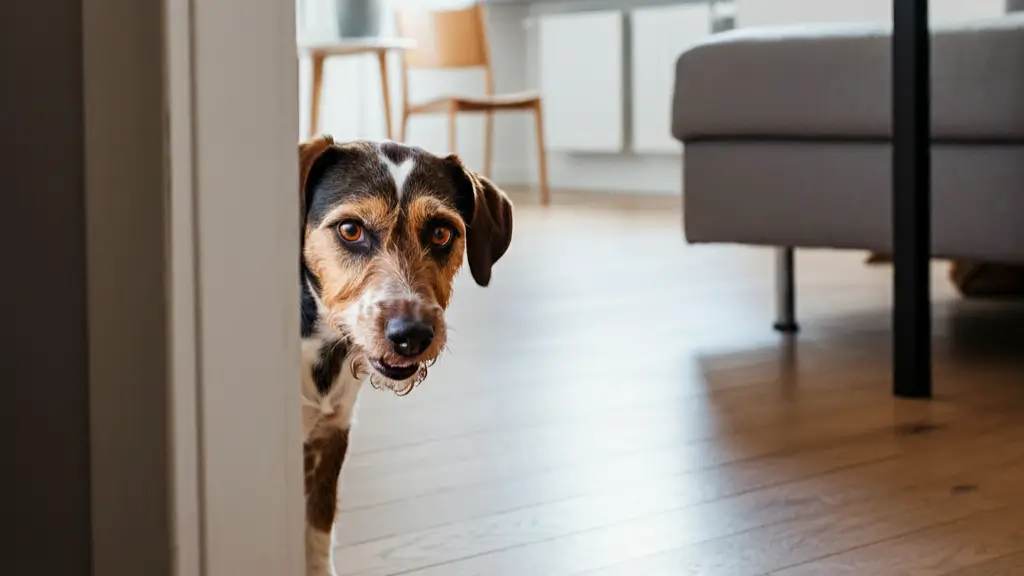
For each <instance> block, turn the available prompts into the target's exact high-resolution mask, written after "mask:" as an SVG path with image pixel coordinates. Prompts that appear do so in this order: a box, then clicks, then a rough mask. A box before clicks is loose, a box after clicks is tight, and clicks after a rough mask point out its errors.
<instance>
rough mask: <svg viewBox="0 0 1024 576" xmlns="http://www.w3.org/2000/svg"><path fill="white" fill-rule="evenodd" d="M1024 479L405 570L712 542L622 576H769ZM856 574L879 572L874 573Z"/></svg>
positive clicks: (584, 560)
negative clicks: (713, 549) (712, 549)
mask: <svg viewBox="0 0 1024 576" xmlns="http://www.w3.org/2000/svg"><path fill="white" fill-rule="evenodd" d="M1019 450H1020V446H1019V445H1018V448H1017V451H1018V452H1019ZM1018 458H1019V456H1018ZM1021 473H1024V464H1016V465H1014V466H1012V467H1009V468H1007V467H1001V468H999V470H997V471H993V470H980V471H977V470H976V471H973V472H971V473H968V474H963V475H960V476H955V477H949V478H943V479H940V480H938V481H933V482H931V483H928V484H926V485H923V486H914V487H913V488H910V489H907V490H904V491H902V492H901V493H898V494H895V495H883V496H882V497H871V498H868V499H867V500H859V501H858V500H854V501H852V502H850V503H847V504H845V505H840V506H837V507H829V506H827V505H826V506H824V507H820V508H818V507H815V506H813V505H811V506H807V505H806V504H804V509H803V511H798V510H796V509H799V508H800V507H801V504H802V503H803V501H802V500H799V499H795V500H793V502H794V506H793V507H790V506H767V507H764V508H758V507H757V504H756V501H757V498H758V496H761V495H760V494H756V493H754V494H750V495H745V498H742V497H741V500H746V501H747V502H748V505H747V506H744V505H742V504H739V503H734V502H731V501H725V500H720V501H715V502H712V503H709V504H707V505H704V506H696V507H692V508H689V509H686V510H685V511H683V512H682V513H679V514H666V515H661V516H657V517H651V518H648V519H645V521H641V522H626V523H622V524H617V525H615V526H613V527H609V528H606V529H602V530H596V531H592V532H587V533H584V534H580V535H575V536H570V537H568V538H564V539H559V540H548V541H543V542H539V543H537V544H535V545H532V546H527V547H519V548H510V549H506V550H502V551H499V552H495V553H492V554H486V555H483V556H476V557H471V558H466V559H463V560H457V561H454V562H449V563H445V564H439V565H436V566H432V567H430V568H426V569H423V570H413V571H404V572H402V573H406V574H414V575H416V576H428V575H429V576H441V575H442V574H443V575H449V576H470V575H474V576H483V575H485V574H486V575H489V576H512V575H514V574H531V576H544V575H550V574H579V573H581V572H583V573H585V572H586V570H597V569H600V568H602V567H605V566H609V565H614V564H616V563H619V562H622V561H623V560H624V559H625V558H629V557H634V558H635V557H639V556H643V555H645V554H650V553H656V552H660V551H664V550H667V549H670V548H672V547H675V546H679V545H680V544H683V545H689V546H688V547H687V548H686V550H691V549H693V548H704V549H705V550H706V549H707V547H708V546H710V545H718V546H722V547H724V548H725V549H724V550H723V551H722V552H720V553H717V554H715V555H714V556H713V558H714V559H716V560H718V562H719V563H718V564H715V565H711V564H710V563H709V560H708V559H707V557H705V556H702V555H701V554H700V553H699V552H697V553H694V555H693V556H691V557H689V558H688V559H687V560H688V561H687V562H685V563H682V564H673V565H670V566H669V567H668V568H666V569H664V570H661V571H658V570H657V569H654V570H651V569H648V568H651V567H648V566H645V567H644V570H643V571H635V567H630V568H629V569H627V570H624V571H621V572H618V574H623V575H625V574H630V575H635V574H644V575H645V576H668V575H670V574H671V575H673V576H677V575H679V576H681V575H702V576H705V575H706V576H723V575H737V576H739V575H744V576H749V575H751V574H763V573H765V572H766V571H768V570H770V569H771V567H772V565H773V564H776V565H786V564H788V563H790V562H792V561H793V559H795V558H800V557H805V558H809V559H810V558H820V557H824V556H828V555H831V554H836V553H838V552H842V551H844V550H847V549H849V548H854V547H858V546H865V545H868V544H872V543H875V542H878V541H880V540H886V539H891V538H895V537H898V536H901V535H905V534H910V533H913V532H916V531H919V530H924V529H927V528H930V527H934V526H938V525H942V524H944V523H949V522H953V521H956V520H960V519H964V518H968V517H971V516H973V515H975V514H978V513H981V512H987V511H993V510H998V509H1001V508H1005V507H1007V506H1008V505H1009V504H1010V503H1011V502H1013V501H1015V500H1017V499H1019V498H1020V497H1021V496H1022V493H1024V485H1021V483H1019V482H1015V481H1011V480H1008V479H1007V478H1008V475H1011V474H1021ZM969 483H984V484H985V485H986V486H988V489H987V490H986V491H984V492H982V491H980V490H979V491H972V492H966V493H963V494H958V493H955V491H953V490H951V488H950V487H951V486H957V485H961V484H969ZM790 497H791V498H792V497H793V496H792V495H791V496H790ZM797 498H799V497H797ZM772 501H773V500H772V499H769V500H768V502H772ZM812 501H813V499H812ZM751 505H753V506H754V508H751V507H750V506H751ZM793 508H796V509H793ZM705 543H707V544H706V545H704V546H700V545H701V544H705ZM396 552H397V551H396ZM372 573H374V572H366V574H372ZM377 573H378V574H394V573H396V571H394V570H390V569H385V570H381V571H379V572H377ZM807 573H808V574H815V575H821V574H829V575H831V574H833V573H834V572H830V571H828V570H822V571H814V572H807ZM596 574H601V572H596ZM858 574H874V573H873V572H870V571H867V572H860V573H858Z"/></svg>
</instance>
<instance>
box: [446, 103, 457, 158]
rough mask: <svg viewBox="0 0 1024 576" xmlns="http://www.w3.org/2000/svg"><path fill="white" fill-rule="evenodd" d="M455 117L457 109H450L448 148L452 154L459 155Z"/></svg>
mask: <svg viewBox="0 0 1024 576" xmlns="http://www.w3.org/2000/svg"><path fill="white" fill-rule="evenodd" d="M455 116H456V108H455V107H454V106H452V107H451V108H449V109H448V148H449V150H450V152H451V153H452V154H457V153H458V148H457V146H456V143H455Z"/></svg>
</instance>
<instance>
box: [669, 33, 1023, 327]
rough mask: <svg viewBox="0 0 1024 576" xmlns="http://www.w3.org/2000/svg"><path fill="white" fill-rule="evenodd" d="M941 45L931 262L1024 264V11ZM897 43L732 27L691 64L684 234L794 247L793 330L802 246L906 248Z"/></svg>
mask: <svg viewBox="0 0 1024 576" xmlns="http://www.w3.org/2000/svg"><path fill="white" fill-rule="evenodd" d="M932 38H933V39H932V49H931V54H932V67H931V70H932V142H933V145H932V218H931V220H932V252H933V255H934V256H936V257H949V258H958V259H967V260H983V261H991V262H1024V14H1010V15H1007V16H1004V17H1001V18H998V19H994V20H986V21H979V22H971V23H965V24H959V25H957V26H954V27H943V28H936V29H935V30H933V36H932ZM890 45H891V35H890V29H889V28H886V27H881V26H850V25H840V26H820V27H802V28H765V29H749V30H734V31H730V32H726V33H722V34H718V35H715V36H712V37H711V38H710V39H708V40H707V41H706V42H704V43H702V44H700V45H698V46H696V47H694V48H692V49H690V50H688V51H687V52H686V53H684V54H682V55H681V56H680V57H679V60H678V62H677V66H676V86H675V96H674V104H673V119H672V133H673V135H674V136H675V137H676V138H677V139H678V140H679V141H681V142H682V143H683V144H684V161H683V166H684V168H683V171H684V176H683V198H684V200H683V201H684V229H685V235H686V238H687V240H688V241H689V242H692V243H709V242H713V243H739V244H756V245H768V246H778V247H780V256H779V260H778V261H779V269H778V274H779V287H780V299H779V307H780V309H779V322H778V324H777V326H778V327H779V328H780V329H795V319H794V318H793V305H792V304H793V302H792V275H793V269H792V248H794V247H808V248H849V249H862V250H871V251H877V252H889V251H890V250H891V248H892V245H891V238H892V234H891V221H892V218H891V213H892V200H891V194H892V171H891V164H892V151H891V125H892V113H891V110H892V106H891V77H890V74H891V52H890Z"/></svg>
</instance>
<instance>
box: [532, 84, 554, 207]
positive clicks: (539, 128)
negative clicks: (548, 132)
mask: <svg viewBox="0 0 1024 576" xmlns="http://www.w3.org/2000/svg"><path fill="white" fill-rule="evenodd" d="M533 117H534V120H535V124H536V132H537V173H538V176H539V177H540V203H541V204H542V205H544V206H548V205H549V204H551V193H550V190H548V154H547V150H546V149H545V147H544V110H543V108H542V106H541V104H540V102H538V103H537V105H536V106H535V107H534V109H533Z"/></svg>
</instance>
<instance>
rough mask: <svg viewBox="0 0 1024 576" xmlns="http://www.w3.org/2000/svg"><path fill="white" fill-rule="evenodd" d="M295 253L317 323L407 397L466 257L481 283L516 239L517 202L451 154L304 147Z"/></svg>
mask: <svg viewBox="0 0 1024 576" xmlns="http://www.w3.org/2000/svg"><path fill="white" fill-rule="evenodd" d="M299 158H300V191H301V199H302V222H303V242H302V259H303V264H304V266H305V269H306V270H308V272H309V273H308V277H307V278H306V282H307V283H308V285H309V289H310V291H311V292H312V293H313V295H314V299H315V300H316V304H317V308H318V329H319V330H321V331H324V332H329V333H333V334H334V335H336V336H341V337H343V338H345V339H347V340H348V343H349V345H350V347H351V348H352V349H353V351H354V352H356V353H361V354H362V357H363V359H364V360H365V364H366V366H365V368H366V369H368V370H372V372H371V380H372V381H374V382H375V383H379V384H381V385H384V386H386V387H389V388H392V389H394V390H396V391H399V392H407V391H408V390H410V389H411V388H412V386H413V385H415V383H417V382H418V381H419V380H420V379H422V377H423V376H424V375H425V370H424V368H425V366H426V365H428V364H429V363H431V362H433V361H434V360H435V359H436V358H437V357H438V355H440V353H441V351H442V350H443V349H444V346H445V343H446V339H447V327H446V324H445V318H444V313H445V310H446V309H447V307H448V303H449V301H450V300H451V296H452V283H453V281H454V278H455V274H456V273H457V272H458V270H459V268H460V267H461V266H462V262H463V258H464V257H466V258H467V259H468V261H469V266H470V271H471V272H472V275H473V278H474V279H475V280H476V282H477V284H479V285H481V286H486V285H487V284H488V283H489V281H490V276H491V266H492V265H493V264H494V263H495V262H497V260H498V259H499V258H500V257H501V256H502V255H503V254H504V253H505V251H506V250H507V249H508V246H509V243H510V242H511V238H512V204H511V202H510V201H509V199H508V197H507V196H506V195H505V194H504V193H503V192H502V191H501V190H499V189H498V188H496V187H495V186H494V185H493V184H492V183H491V182H490V181H488V180H487V179H485V178H483V177H481V176H478V175H477V174H475V173H473V172H472V171H470V170H467V169H466V168H465V167H464V166H463V164H462V162H461V161H460V160H459V159H458V157H456V156H454V155H452V156H448V157H438V156H435V155H433V154H430V153H428V152H426V151H424V150H422V149H419V148H414V147H410V146H405V145H402V144H397V143H393V142H383V143H374V142H365V141H361V142H352V143H346V144H337V143H335V142H334V141H332V140H331V139H330V138H317V139H315V140H312V141H309V142H306V143H303V144H301V145H300V146H299Z"/></svg>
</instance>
